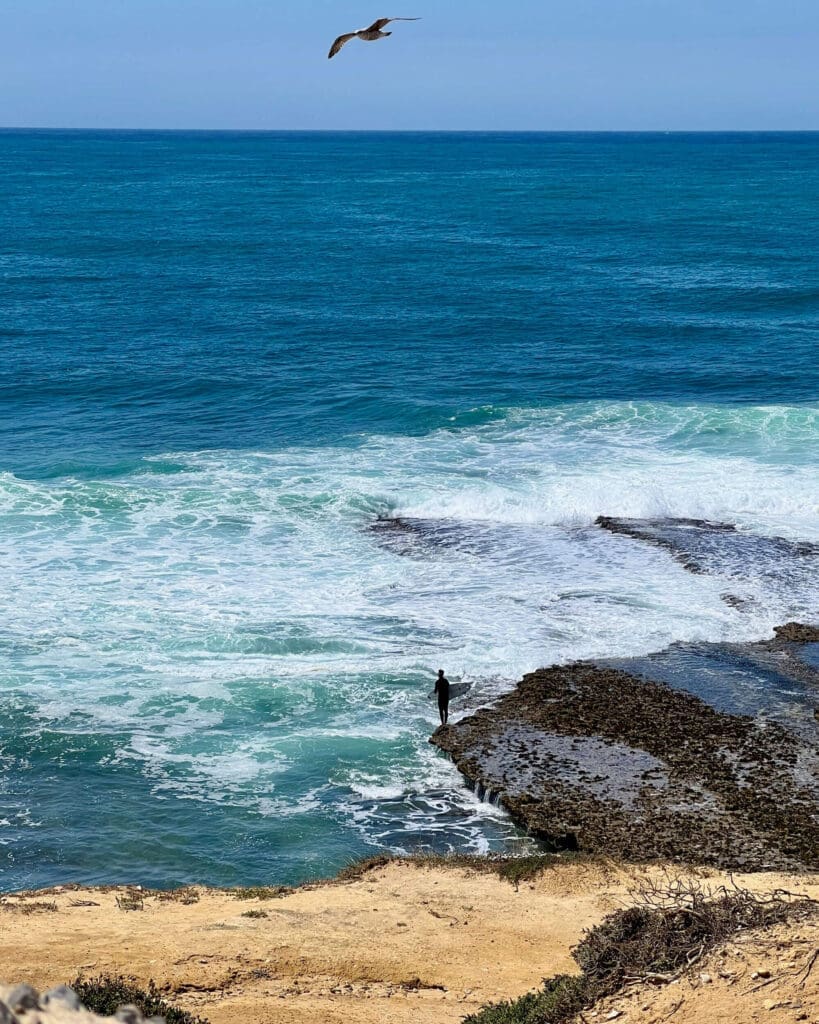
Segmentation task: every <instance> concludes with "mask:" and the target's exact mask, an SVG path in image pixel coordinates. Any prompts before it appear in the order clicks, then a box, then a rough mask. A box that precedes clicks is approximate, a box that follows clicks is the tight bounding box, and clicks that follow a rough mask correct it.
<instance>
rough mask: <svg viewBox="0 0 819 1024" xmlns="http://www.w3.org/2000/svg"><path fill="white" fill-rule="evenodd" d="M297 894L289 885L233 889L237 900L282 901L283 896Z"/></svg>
mask: <svg viewBox="0 0 819 1024" xmlns="http://www.w3.org/2000/svg"><path fill="white" fill-rule="evenodd" d="M293 892H295V889H291V888H290V887H289V886H287V885H270V886H257V887H256V888H249V889H232V890H231V895H232V896H233V898H234V899H235V900H280V899H281V898H282V897H283V896H289V895H290V894H291V893H293Z"/></svg>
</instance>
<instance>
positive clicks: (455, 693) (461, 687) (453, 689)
mask: <svg viewBox="0 0 819 1024" xmlns="http://www.w3.org/2000/svg"><path fill="white" fill-rule="evenodd" d="M471 689H472V683H450V684H449V699H450V700H456V699H457V698H458V697H463V696H464V694H466V693H469V691H470V690H471ZM427 696H428V697H429V699H430V700H436V699H437V697H438V694H437V693H436V692H435V690H430V691H429V694H428V695H427Z"/></svg>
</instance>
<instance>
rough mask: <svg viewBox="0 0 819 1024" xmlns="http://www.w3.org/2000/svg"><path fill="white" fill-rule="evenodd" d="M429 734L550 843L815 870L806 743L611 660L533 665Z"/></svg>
mask: <svg viewBox="0 0 819 1024" xmlns="http://www.w3.org/2000/svg"><path fill="white" fill-rule="evenodd" d="M800 635H807V634H800ZM432 742H433V743H434V744H436V745H437V746H438V747H439V748H440V749H441V750H443V751H445V752H446V753H448V754H449V755H450V756H451V757H452V759H453V760H454V762H455V764H456V765H457V766H458V768H459V769H460V770H461V771H462V772H463V773H464V775H466V777H467V778H468V779H469V780H470V782H471V783H472V784H473V785H474V787H475V788H476V790H478V791H479V792H482V791H483V792H492V793H494V794H497V801H498V802H499V803H500V804H501V805H502V806H504V807H505V808H506V809H507V810H508V811H509V812H510V814H511V815H512V816H513V817H514V818H515V819H516V820H517V821H518V822H520V823H521V824H523V825H524V826H525V827H527V828H528V829H529V830H530V832H532V833H533V834H534V835H535V836H537V837H538V838H540V839H541V840H542V841H543V842H544V843H545V844H546V845H547V846H548V847H550V848H552V849H566V848H567V847H569V846H571V847H573V848H577V849H579V850H581V851H585V852H590V853H600V854H607V855H611V856H615V857H621V858H623V859H628V860H632V861H638V862H639V861H642V862H646V861H652V860H671V861H677V862H682V863H691V862H698V863H706V864H711V865H714V866H717V867H722V868H730V869H735V870H766V869H779V870H802V869H813V870H815V869H816V868H818V867H819V773H817V759H816V751H815V745H814V744H811V743H810V742H807V741H805V740H804V739H801V738H800V737H799V736H797V735H795V734H794V733H792V732H791V731H789V730H788V729H786V728H784V727H783V726H782V725H780V724H778V723H776V722H774V721H770V720H761V721H757V720H755V719H754V718H751V717H749V716H745V715H737V714H729V713H726V712H724V711H719V710H717V709H716V708H713V707H711V706H709V704H707V703H705V701H703V700H701V699H698V698H697V697H696V696H694V695H693V694H691V693H687V692H682V691H680V690H676V689H671V688H670V687H669V686H666V685H663V684H662V683H658V682H655V681H653V680H651V679H647V678H641V677H637V676H635V675H633V674H631V673H629V672H625V671H622V670H621V669H618V668H614V667H612V666H611V665H604V664H597V663H593V662H578V663H575V664H572V665H567V666H559V667H554V668H550V669H543V670H540V671H538V672H534V673H531V674H530V675H527V676H525V677H524V679H523V681H522V682H521V683H520V684H519V685H518V688H517V689H516V690H515V691H514V692H513V693H511V694H508V695H506V696H505V697H503V698H501V699H500V700H499V701H498V702H497V703H496V704H494V705H493V706H491V707H488V708H484V709H481V710H480V711H478V712H477V713H476V714H475V715H473V716H472V717H470V718H466V719H463V720H461V721H460V722H457V723H454V724H451V725H450V727H449V728H448V729H446V730H440V731H439V732H437V733H436V734H435V735H434V737H433V739H432Z"/></svg>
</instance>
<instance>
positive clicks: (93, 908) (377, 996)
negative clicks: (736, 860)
mask: <svg viewBox="0 0 819 1024" xmlns="http://www.w3.org/2000/svg"><path fill="white" fill-rule="evenodd" d="M646 873H647V872H646V871H645V869H638V868H630V867H622V866H619V865H615V864H614V863H592V864H582V863H581V864H577V863H575V864H572V863H567V864H564V865H559V866H556V867H554V868H551V869H549V870H548V871H547V872H546V873H544V874H543V875H542V876H540V877H539V878H538V879H537V880H536V881H534V882H525V883H522V884H521V885H520V886H519V888H517V889H516V888H515V887H514V886H512V885H510V884H509V883H508V882H506V881H502V880H501V879H499V878H498V877H496V876H494V875H488V874H477V873H474V872H471V871H468V870H464V869H456V868H451V867H447V868H420V867H416V866H414V865H411V864H390V865H388V866H386V867H381V868H378V869H376V870H373V871H371V872H369V873H368V874H366V875H364V876H363V877H361V878H359V879H357V880H355V881H352V882H346V883H334V884H329V885H321V886H316V887H312V888H304V889H301V890H298V891H297V892H294V893H291V894H289V895H286V896H283V897H281V898H277V899H269V900H262V899H255V898H254V899H242V900H239V899H237V898H236V895H235V894H232V893H225V892H217V891H209V890H204V889H200V890H196V891H195V894H194V895H192V896H190V897H189V900H190V902H182V901H179V900H176V901H172V900H165V899H161V898H159V897H157V896H156V895H147V894H143V895H142V896H140V895H139V894H137V895H136V898H134V893H133V891H129V890H124V889H116V890H98V889H90V890H89V889H84V890H78V889H71V890H69V889H65V890H57V891H49V892H47V893H38V894H36V895H26V896H7V897H3V898H2V899H0V981H7V982H14V983H17V982H20V981H27V982H30V983H31V984H33V985H34V986H35V987H37V988H39V989H46V988H50V987H52V986H55V985H58V984H61V983H64V982H70V981H72V980H73V979H74V978H75V977H76V976H77V975H78V974H79V973H83V974H85V975H95V974H98V973H108V974H111V973H113V974H119V973H122V974H125V975H127V976H130V977H133V978H135V979H136V980H137V981H139V982H140V983H143V984H144V983H146V982H147V981H148V980H149V979H151V978H152V979H154V980H155V981H156V982H157V983H158V984H159V985H160V987H163V988H167V989H168V993H169V998H170V999H171V1000H172V1001H173V1002H175V1003H177V1004H179V1005H181V1006H183V1007H184V1008H186V1009H189V1010H191V1011H193V1012H195V1013H197V1014H200V1015H201V1016H203V1017H205V1018H207V1019H208V1020H209V1021H211V1022H212V1024H229V1022H230V1024H235V1022H236V1021H242V1022H243V1024H342V1022H343V1024H409V1022H410V1021H412V1022H413V1024H449V1022H455V1021H460V1020H461V1019H462V1018H463V1017H464V1016H465V1015H466V1014H468V1013H471V1012H474V1011H475V1010H477V1009H478V1008H479V1007H480V1006H481V1005H483V1004H484V1003H486V1002H489V1001H494V1000H499V999H507V998H511V997H514V996H518V995H521V994H523V993H524V992H526V991H528V990H530V989H534V988H537V987H539V985H540V983H541V980H542V979H543V978H544V977H545V976H549V975H552V974H557V973H560V972H574V971H576V970H577V968H576V965H575V964H574V961H573V960H572V958H571V955H570V950H571V948H572V946H573V945H574V944H575V943H576V942H577V941H578V940H579V939H580V937H581V935H582V933H583V931H584V929H586V928H589V927H591V926H593V925H595V924H597V923H598V922H599V921H600V920H602V918H603V917H604V916H605V915H606V914H608V913H610V912H612V911H613V910H616V909H618V908H620V907H622V906H625V905H628V904H629V903H630V902H631V897H630V895H629V893H630V891H631V890H633V888H634V887H635V885H636V884H637V883H638V881H639V879H640V878H641V877H642V876H644V875H645V874H646ZM655 873H656V872H654V871H652V874H655ZM675 874H677V875H679V874H680V872H679V870H677V871H676V872H675ZM696 874H697V877H698V878H701V879H705V880H707V883H708V884H709V885H713V886H718V885H719V884H721V883H722V882H727V881H728V879H727V878H726V877H725V876H723V875H721V874H720V873H718V872H714V871H699V872H696ZM735 877H736V881H737V882H738V883H740V884H743V885H747V886H748V887H749V888H752V889H754V890H755V891H759V892H770V891H773V890H775V889H779V888H784V889H787V890H790V891H793V892H799V893H805V894H809V895H811V896H813V897H814V898H819V876H816V875H811V876H804V875H802V876H786V875H772V874H768V875H750V876H735ZM129 906H131V907H135V908H136V909H126V907H129ZM248 914H252V915H253V916H248ZM817 950H819V924H798V925H794V926H792V927H790V928H789V929H787V930H781V929H780V930H779V931H777V932H771V933H769V934H766V935H762V936H759V935H749V936H741V937H740V940H738V941H735V942H734V943H732V945H731V946H730V947H729V948H728V949H727V950H725V951H724V952H723V955H721V956H719V957H712V958H711V959H710V960H709V961H707V962H706V963H704V964H703V965H698V966H697V968H696V971H695V973H694V974H693V976H692V978H691V979H684V980H682V981H680V982H677V983H676V984H672V985H667V986H664V987H662V988H654V987H652V986H648V987H643V988H640V989H636V988H635V989H633V990H630V991H628V992H626V993H625V994H624V995H623V996H622V997H621V998H619V999H615V1000H613V1001H612V1002H611V1003H610V1004H607V1005H606V1006H605V1007H600V1008H598V1010H597V1011H592V1013H591V1015H590V1016H588V1015H587V1020H595V1021H600V1020H606V1019H618V1020H622V1021H624V1022H631V1021H641V1022H645V1024H659V1022H665V1021H671V1022H672V1024H722V1022H724V1024H729V1022H730V1024H745V1022H751V1021H756V1020H760V1021H763V1020H764V1021H768V1022H770V1024H783V1022H785V1021H787V1022H792V1021H797V1020H807V1021H811V1022H813V1021H819V963H816V964H815V965H814V967H813V969H812V970H810V971H808V970H807V969H808V965H809V963H810V960H811V958H812V957H813V954H814V953H815V952H816V951H817ZM759 971H762V972H766V971H769V972H770V977H767V976H765V977H763V976H760V977H759V978H756V979H754V978H752V975H753V974H754V972H759ZM700 974H707V975H708V976H709V978H710V980H708V981H702V980H701V979H700ZM805 975H806V976H805ZM803 976H805V977H803ZM618 1013H619V1016H618V1015H617V1014H618ZM611 1014H615V1016H610V1015H611Z"/></svg>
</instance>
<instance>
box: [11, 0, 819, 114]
mask: <svg viewBox="0 0 819 1024" xmlns="http://www.w3.org/2000/svg"><path fill="white" fill-rule="evenodd" d="M386 15H405V16H421V17H423V19H424V20H423V21H420V22H417V23H415V24H407V25H397V26H393V27H394V28H395V35H394V36H393V37H392V38H391V39H390V40H386V41H384V42H380V43H376V44H363V43H358V42H354V43H351V44H350V46H349V47H348V48H347V49H346V50H344V51H343V52H342V53H341V54H340V55H339V56H338V57H337V58H336V59H335V60H333V61H328V60H327V57H326V54H327V50H328V48H329V45H330V43H331V42H332V40H333V38H334V36H335V35H337V34H339V33H340V32H342V31H345V30H350V29H354V28H359V27H361V26H362V25H367V24H369V23H370V22H371V21H373V20H374V19H375V18H377V17H380V16H386ZM818 54H819V0H560V2H557V0H507V2H505V3H501V2H498V0H495V2H489V0H367V2H361V0H350V2H347V0H298V2H295V0H294V2H293V3H284V2H282V0H5V2H4V3H3V4H2V5H0V125H2V126H6V127H12V126H54V127H88V128H105V127H133V128H143V127H157V128H175V127H189V128H309V129H314V128H378V129H412V128H420V129H509V130H513V129H546V130H562V129H583V130H586V129H588V130H598V129H600V130H609V129H623V130H631V129H657V130H666V129H669V130H673V129H783V130H785V129H815V130H819V57H818V56H817V55H818Z"/></svg>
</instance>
